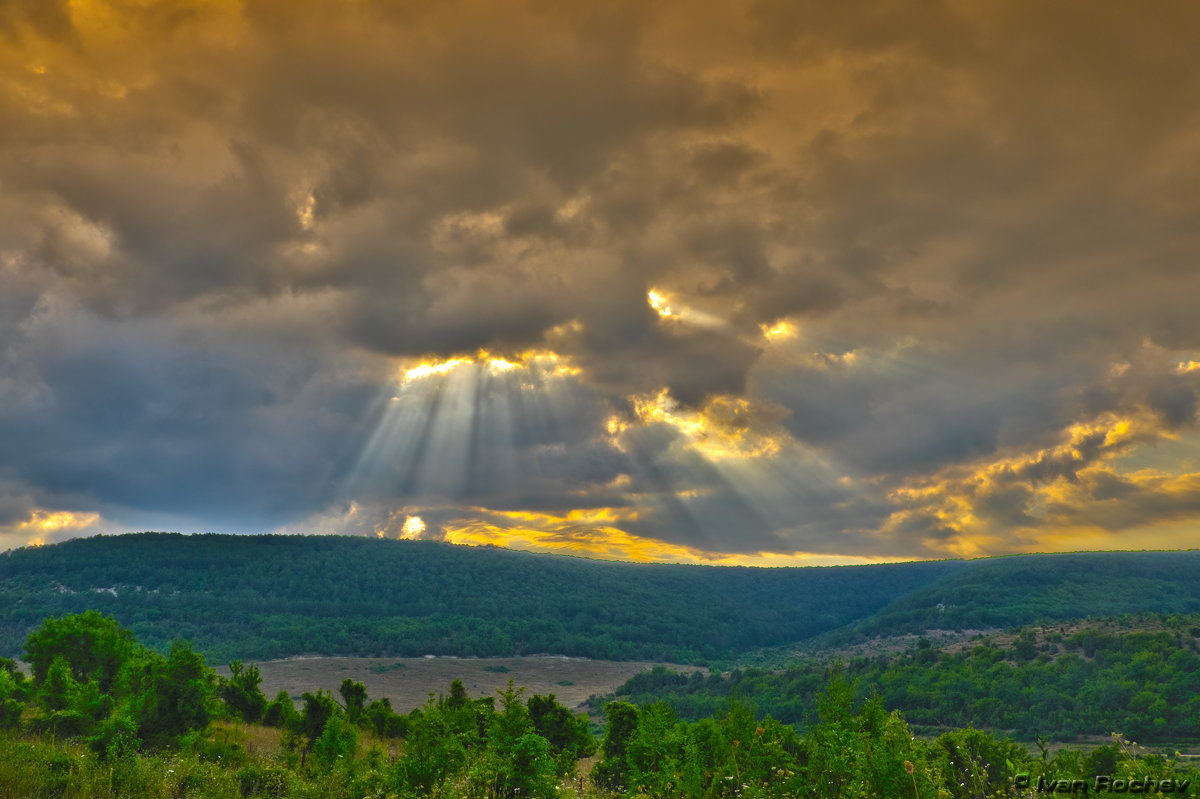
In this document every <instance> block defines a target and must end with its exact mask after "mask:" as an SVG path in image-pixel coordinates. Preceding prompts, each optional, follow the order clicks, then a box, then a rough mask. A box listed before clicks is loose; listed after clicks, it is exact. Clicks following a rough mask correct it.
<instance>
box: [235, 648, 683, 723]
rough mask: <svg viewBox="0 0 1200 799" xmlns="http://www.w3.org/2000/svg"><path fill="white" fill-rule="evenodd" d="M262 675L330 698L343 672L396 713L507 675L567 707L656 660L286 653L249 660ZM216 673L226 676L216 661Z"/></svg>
mask: <svg viewBox="0 0 1200 799" xmlns="http://www.w3.org/2000/svg"><path fill="white" fill-rule="evenodd" d="M255 665H257V666H258V668H259V671H260V672H261V673H262V692H263V693H264V694H266V695H267V698H274V696H275V695H276V694H277V693H278V692H279V691H281V690H283V691H287V692H288V694H290V695H291V696H292V697H295V698H298V697H299V696H300V695H301V694H302V693H304V692H305V691H308V692H311V693H316V691H317V689H319V688H324V689H325V690H327V691H331V692H333V694H334V696H337V690H338V686H340V685H341V684H342V680H344V679H346V678H347V677H349V678H350V679H351V680H354V681H356V682H361V683H362V684H363V685H365V686H366V688H367V698H368V699H369V700H370V699H378V698H380V697H384V696H386V697H387V698H388V699H390V700H391V702H392V707H393V708H394V709H395V710H396V711H397V712H399V713H407V712H408V711H410V710H412V709H413V708H415V707H420V706H421V705H423V704H425V702H426V701H428V699H429V694H430V693H433V694H444V693H448V692H449V690H450V681H451V680H455V679H458V680H462V682H463V685H464V686H465V687H466V689H467V693H469V694H470V695H471V696H472V697H473V698H474V697H482V696H495V695H496V689H497V688H505V687H507V686H508V681H509V679H511V680H512V681H513V683H514V684H516V685H517V686H525V687H526V688H527V689H528V690H527V692H526V696H529V695H531V694H542V695H545V694H554V695H555V696H556V697H557V698H558V701H559V702H561V703H562V704H564V705H566V706H567V707H569V708H572V709H576V710H578V709H579V706H580V705H582V704H583V702H584V701H585V700H586V699H587V698H588V697H589V696H591V695H592V694H607V693H611V692H612V691H614V690H616V688H617V687H618V686H619V685H621V683H623V682H625V681H626V680H628V679H629V678H630V677H632V676H633V675H635V674H640V673H641V672H643V671H649V670H650V669H651V668H653V667H654V666H655V665H658V664H656V663H651V662H646V661H615V660H589V659H587V658H568V657H561V656H556V655H535V656H530V657H511V658H455V657H420V658H365V657H293V658H287V659H286V660H268V661H262V662H259V663H256V664H255ZM663 665H666V666H668V667H669V668H672V669H675V670H678V671H683V672H686V673H689V674H690V673H691V672H693V671H697V670H699V671H701V672H704V673H707V670H706V669H703V668H699V667H697V666H680V665H677V664H670V663H668V664H663ZM217 672H218V673H220V674H222V675H224V676H229V669H228V668H227V667H225V666H222V667H220V668H218V669H217Z"/></svg>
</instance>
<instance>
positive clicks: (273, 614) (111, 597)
mask: <svg viewBox="0 0 1200 799" xmlns="http://www.w3.org/2000/svg"><path fill="white" fill-rule="evenodd" d="M961 568H963V564H962V563H958V562H952V561H946V562H930V563H912V564H885V565H878V566H864V567H829V568H811V569H752V568H742V567H720V568H717V567H702V566H676V565H661V564H653V565H652V564H628V563H613V562H605V561H593V560H586V559H581V558H567V557H556V556H548V555H532V554H529V553H524V552H514V551H510V550H504V549H499V548H492V547H485V548H475V547H461V546H452V545H449V544H439V543H434V542H427V541H395V540H380V539H374V538H363V537H338V536H269V535H268V536H234V535H193V536H183V535H177V534H166V533H143V534H135V535H122V536H97V537H95V538H89V539H79V540H73V541H68V542H66V543H63V544H58V545H55V546H48V547H42V548H37V549H21V550H16V551H13V552H11V553H8V554H7V556H6V557H0V606H2V607H3V608H4V610H3V611H0V652H2V653H6V654H9V655H12V654H15V653H16V651H17V650H18V649H19V648H20V645H21V643H22V642H23V641H24V640H25V636H26V635H27V634H28V633H29V631H30V630H31V629H33V628H34V627H36V626H37V625H38V624H40V623H41V620H42V619H43V618H45V617H47V616H53V615H62V614H64V613H78V612H81V611H83V610H87V609H93V608H94V609H97V610H100V611H103V612H104V613H107V614H110V615H112V616H113V617H115V618H117V619H118V620H119V621H120V622H121V623H122V624H124V625H126V626H128V627H129V628H130V629H131V630H133V631H134V633H135V634H136V635H137V637H138V639H139V640H141V641H143V642H144V643H146V644H147V645H149V646H151V647H154V648H160V649H161V648H165V647H166V646H167V644H169V642H170V641H171V640H172V639H174V638H186V639H188V640H190V641H192V642H193V643H194V645H195V646H196V648H197V651H200V652H204V653H205V654H206V655H208V656H209V657H211V658H216V659H230V658H242V659H250V658H260V659H261V658H273V657H284V656H288V655H294V654H300V653H322V654H347V655H397V656H416V655H423V654H445V655H467V656H469V655H477V656H485V655H514V654H534V653H554V654H562V655H579V656H587V657H593V658H607V659H618V660H624V659H662V660H674V661H681V662H688V663H691V662H702V661H704V660H706V659H709V658H714V657H724V656H729V655H731V654H734V653H737V652H740V651H744V650H747V649H751V648H753V647H760V646H770V645H775V644H781V643H786V642H789V641H796V640H800V639H804V638H807V637H809V636H812V635H816V634H819V633H822V632H825V631H827V630H831V629H835V628H837V627H840V626H843V625H845V624H847V623H849V622H852V621H854V620H857V619H862V618H865V617H866V616H868V615H869V614H871V613H874V612H876V611H878V610H879V609H881V608H883V607H885V606H886V605H887V604H889V603H890V602H892V601H894V600H895V599H897V598H899V597H901V596H903V595H905V594H907V593H909V592H911V591H913V590H915V589H917V588H920V587H921V586H924V585H928V584H930V583H931V582H934V581H936V580H938V579H939V578H941V577H943V576H945V575H948V574H950V573H953V572H954V571H956V570H959V569H961Z"/></svg>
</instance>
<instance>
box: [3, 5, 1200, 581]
mask: <svg viewBox="0 0 1200 799" xmlns="http://www.w3.org/2000/svg"><path fill="white" fill-rule="evenodd" d="M1198 30H1200V5H1197V4H1193V3H1173V4H1163V5H1159V6H1156V7H1155V8H1154V9H1153V13H1149V9H1147V8H1143V7H1140V6H1134V5H1130V4H1128V3H1121V2H1108V1H1105V0H1101V1H1100V2H1095V1H1089V2H1083V1H1082V0H1064V2H1057V3H1052V4H1047V3H1044V2H1034V0H979V1H978V2H974V1H971V0H946V1H945V2H938V1H937V0H930V2H922V3H910V2H898V1H897V0H863V1H862V2H858V3H852V4H847V3H829V2H826V0H636V2H623V1H622V0H606V1H605V2H602V3H601V2H579V3H552V2H545V0H527V1H523V0H511V1H506V2H499V1H498V0H437V2H415V1H414V2H407V1H406V0H377V1H375V2H368V1H367V0H359V1H355V0H325V1H324V2H313V1H312V0H287V2H284V1H283V0H244V2H236V1H231V0H160V1H156V0H70V1H69V2H64V1H63V0H6V1H5V2H0V120H2V121H3V123H2V124H0V547H3V548H12V547H20V546H28V545H38V544H44V543H52V542H56V541H61V540H65V539H68V538H72V537H78V536H88V535H95V534H98V533H105V534H108V533H116V532H123V531H135V530H177V531H182V532H206V531H213V532H239V533H268V532H276V533H285V532H286V533H344V534H355V535H367V536H376V535H378V536H380V537H387V538H429V539H436V540H445V541H451V542H455V543H462V544H477V545H478V544H494V545H499V546H509V547H513V548H517V549H525V550H534V551H542V552H559V553H565V554H574V555H582V556H588V557H598V558H610V559H621V560H654V561H679V562H689V563H714V564H746V565H807V564H833V563H868V562H876V561H893V560H912V559H927V558H947V557H976V556H986V555H1001V554H1007V553H1016V552H1035V551H1070V550H1092V549H1142V548H1167V549H1172V548H1185V547H1192V546H1195V545H1196V544H1197V541H1200V536H1198V534H1197V533H1198V531H1200V432H1198V431H1197V426H1196V422H1197V391H1198V390H1200V309H1198V307H1197V301H1198V300H1200V263H1198V255H1200V192H1197V190H1196V187H1197V186H1198V185H1200V51H1197V48H1196V47H1195V42H1196V32H1197V31H1198Z"/></svg>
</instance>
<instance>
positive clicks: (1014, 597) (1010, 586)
mask: <svg viewBox="0 0 1200 799" xmlns="http://www.w3.org/2000/svg"><path fill="white" fill-rule="evenodd" d="M968 567H969V568H966V569H961V570H959V571H958V572H954V573H947V574H944V575H942V576H941V579H939V580H938V581H937V582H935V583H933V584H931V585H928V586H926V587H924V588H922V589H920V590H918V591H915V592H913V593H911V594H909V595H908V596H905V597H903V598H901V599H899V600H897V601H896V602H894V603H893V604H891V605H890V606H888V607H887V608H885V609H883V610H882V611H880V612H879V613H877V614H875V615H874V616H872V617H871V618H869V619H865V620H863V621H862V622H859V623H857V624H855V625H854V626H853V628H852V629H851V630H848V631H846V634H845V635H843V636H841V637H843V638H851V637H863V636H872V635H896V634H900V633H917V634H920V633H923V632H925V631H926V630H937V629H942V630H980V629H989V628H996V627H1012V626H1016V625H1022V624H1031V623H1033V622H1037V621H1050V620H1066V619H1078V618H1086V617H1088V616H1091V617H1094V618H1108V617H1112V616H1121V615H1124V614H1129V613H1198V612H1200V551H1198V550H1189V551H1186V552H1086V553H1074V554H1063V555H1014V556H1011V557H1003V558H987V559H982V560H975V561H970V562H969V564H968Z"/></svg>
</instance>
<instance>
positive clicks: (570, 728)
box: [528, 694, 598, 775]
mask: <svg viewBox="0 0 1200 799" xmlns="http://www.w3.org/2000/svg"><path fill="white" fill-rule="evenodd" d="M528 709H529V717H530V720H531V721H533V729H534V731H535V732H536V733H537V734H538V735H540V736H542V737H543V738H545V739H546V741H547V742H549V744H550V749H551V751H552V752H554V756H555V759H556V760H557V761H558V772H559V774H562V775H567V774H570V773H571V772H573V771H574V770H575V761H577V760H579V759H580V758H582V757H590V756H591V755H593V754H595V753H596V749H597V746H598V744H597V742H596V738H595V736H593V735H592V732H591V730H590V729H589V728H588V720H587V717H586V716H575V715H573V714H572V713H571V711H570V710H568V709H567V708H566V707H564V706H562V705H560V704H559V703H558V702H557V701H556V700H555V698H554V694H550V695H549V696H537V695H534V696H531V697H529V705H528Z"/></svg>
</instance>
